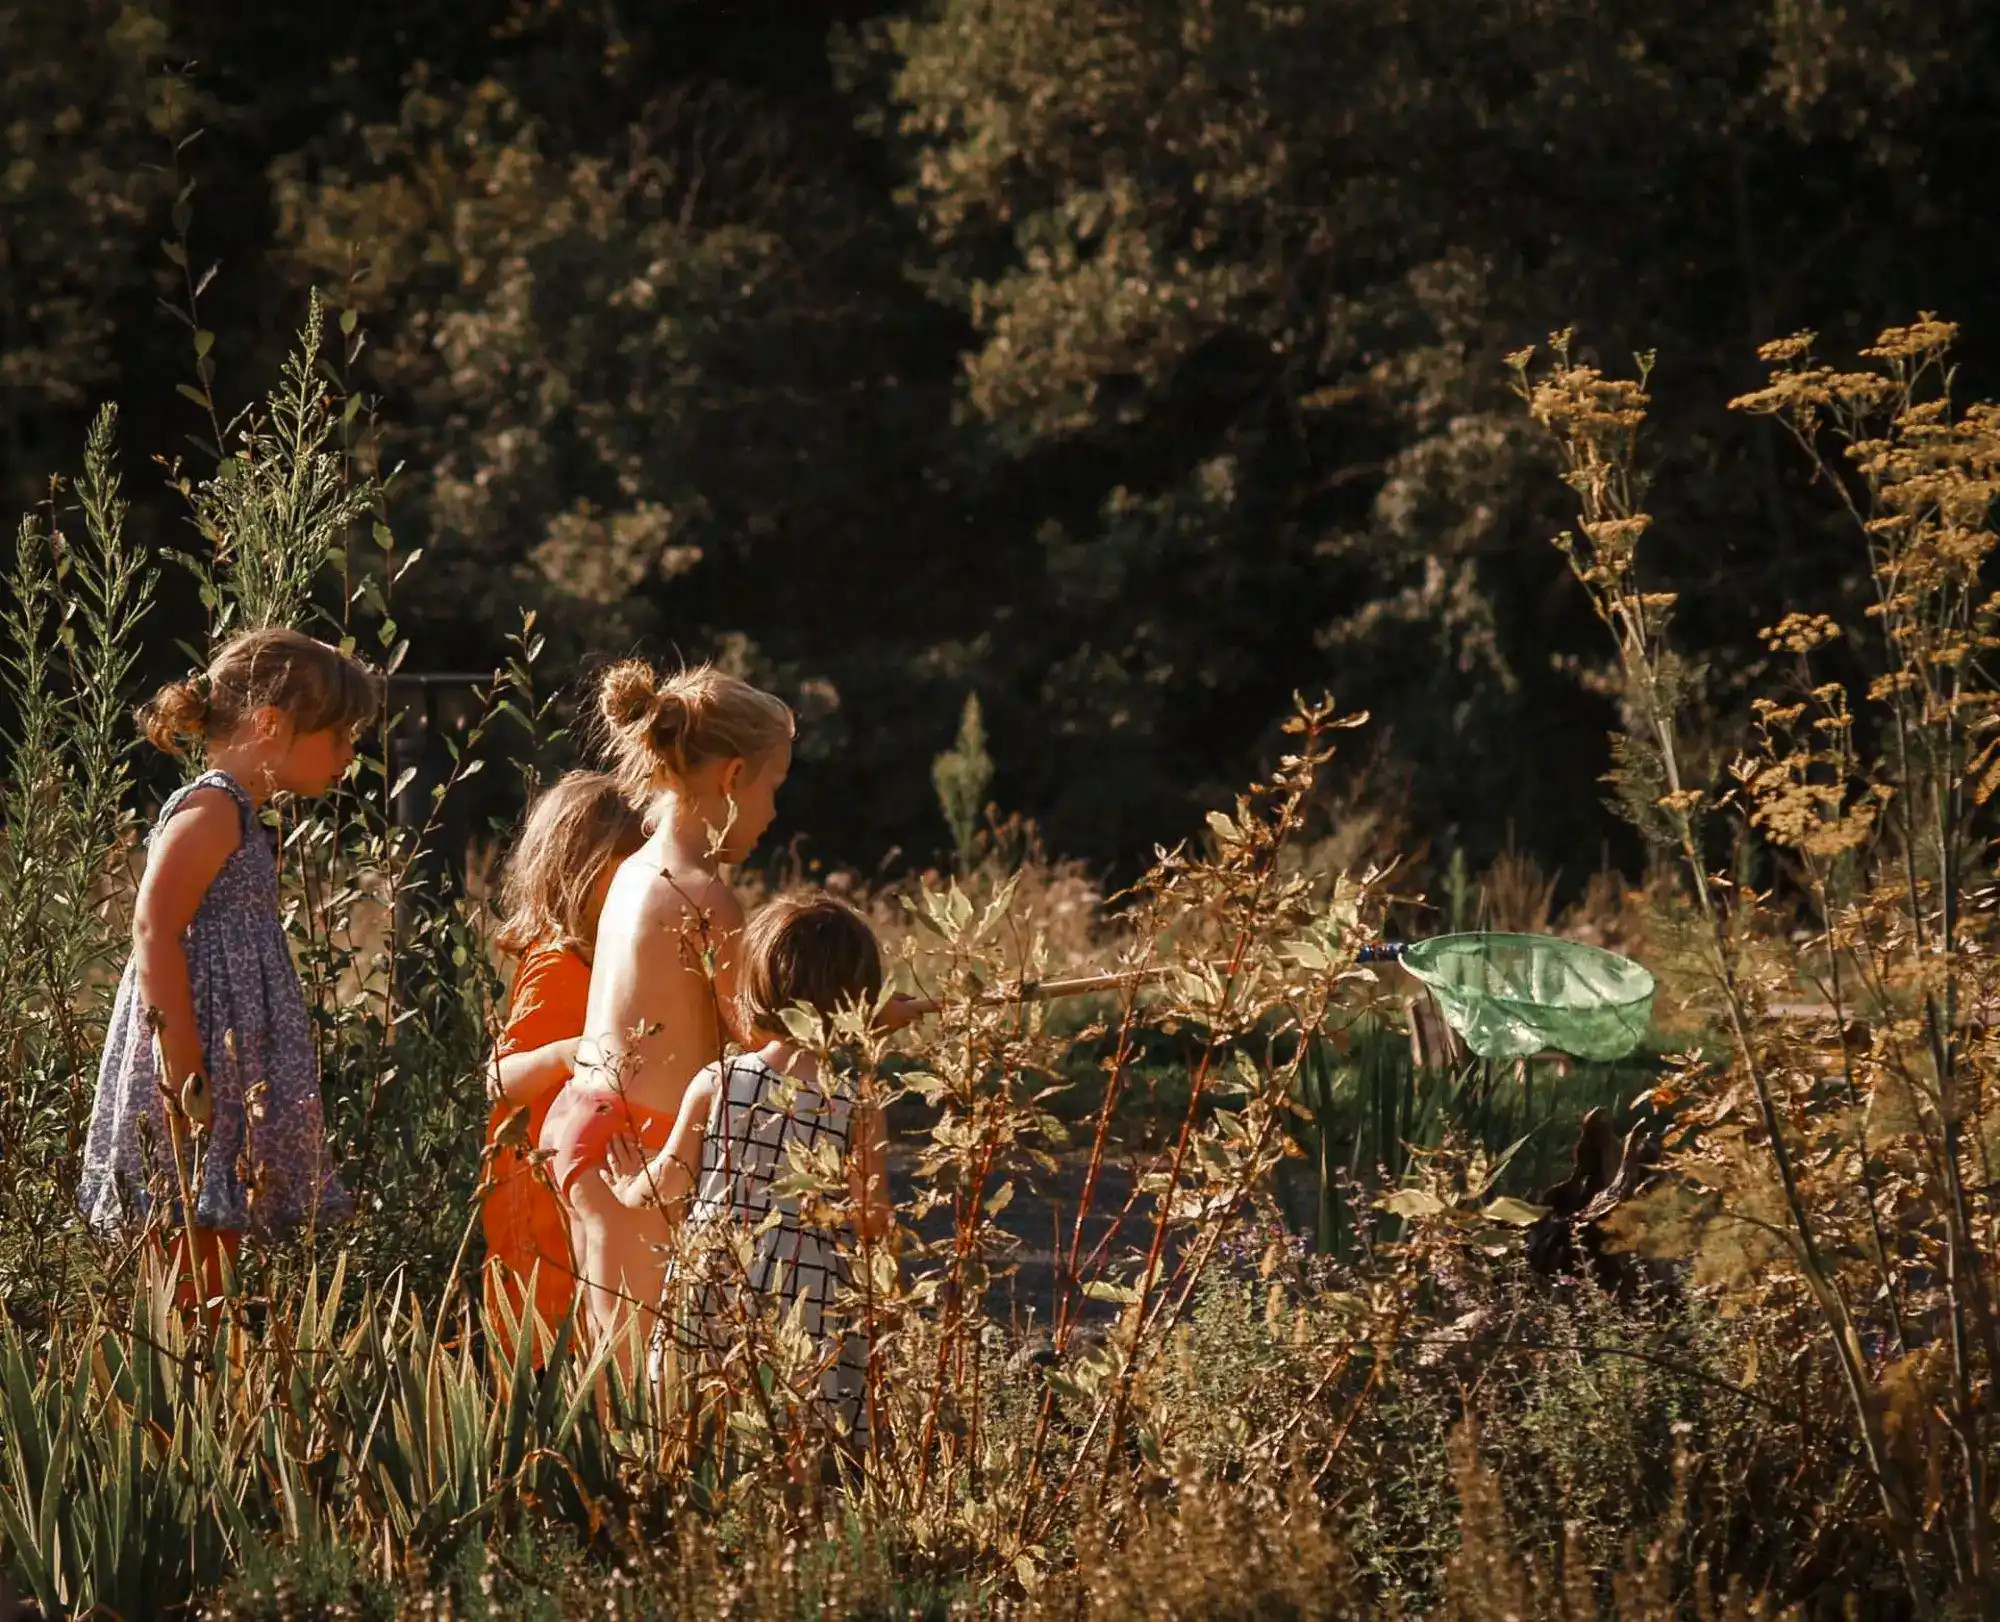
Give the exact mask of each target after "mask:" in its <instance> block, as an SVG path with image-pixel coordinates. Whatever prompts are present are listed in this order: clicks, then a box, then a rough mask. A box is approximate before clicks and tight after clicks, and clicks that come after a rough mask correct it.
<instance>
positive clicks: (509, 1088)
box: [486, 1036, 582, 1106]
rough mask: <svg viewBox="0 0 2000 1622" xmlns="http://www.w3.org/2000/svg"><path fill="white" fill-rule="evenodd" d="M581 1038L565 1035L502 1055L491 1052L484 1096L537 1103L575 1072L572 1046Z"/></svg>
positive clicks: (502, 1101) (505, 1100)
mask: <svg viewBox="0 0 2000 1622" xmlns="http://www.w3.org/2000/svg"><path fill="white" fill-rule="evenodd" d="M581 1040H582V1038H581V1037H576V1036H565V1037H561V1038H559V1039H558V1040H556V1041H554V1042H548V1043H545V1044H544V1045H543V1046H541V1047H538V1048H524V1049H523V1050H521V1051H520V1052H518V1053H509V1054H507V1055H506V1056H505V1057H504V1058H503V1057H501V1056H500V1055H499V1054H495V1055H494V1056H493V1058H492V1059H491V1060H489V1061H488V1062H487V1066H486V1096H487V1097H488V1098H490V1099H492V1100H493V1102H494V1103H496V1104H519V1105H522V1106H527V1105H531V1104H534V1103H536V1102H538V1101H539V1100H540V1099H541V1098H542V1097H543V1095H544V1094H547V1093H552V1092H554V1091H555V1090H556V1089H557V1088H558V1087H560V1086H561V1085H562V1084H563V1083H564V1082H566V1081H568V1080H569V1078H570V1076H571V1075H572V1074H574V1073H575V1070H576V1048H577V1043H578V1042H580V1041H581Z"/></svg>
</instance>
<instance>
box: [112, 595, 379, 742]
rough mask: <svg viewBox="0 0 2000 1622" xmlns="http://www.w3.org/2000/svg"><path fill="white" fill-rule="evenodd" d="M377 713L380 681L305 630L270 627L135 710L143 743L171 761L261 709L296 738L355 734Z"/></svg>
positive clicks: (225, 734) (233, 644) (227, 733)
mask: <svg viewBox="0 0 2000 1622" xmlns="http://www.w3.org/2000/svg"><path fill="white" fill-rule="evenodd" d="M381 707H382V681H381V678H380V677H379V676H377V675H376V674H375V673H374V672H373V671H372V670H370V669H369V668H368V667H367V666H366V665H364V664H362V663H361V662H360V661H359V660H358V659H353V658H350V657H349V656H348V655H346V654H344V653H342V652H341V651H340V650H339V649H338V648H331V647H328V646H327V645H326V644H325V643H324V642H317V641H315V640H314V639H313V638H311V637H309V636H307V635H306V634H305V633H304V632H303V631H292V630H286V629H284V628H283V627H278V626H273V627H267V628H265V629H264V630H261V631H242V632H239V633H238V634H237V635H235V636H233V637H231V638H230V639H229V640H228V641H227V642H225V643H223V645H222V647H221V649H220V650H219V651H218V652H217V653H216V655H215V658H214V660H213V661H212V662H211V663H210V664H209V667H208V669H207V670H205V671H201V672H198V673H197V674H195V675H192V676H189V677H187V678H186V679H185V680H182V681H173V682H168V683H167V685H166V686H164V687H162V688H161V689H160V690H159V691H158V692H157V693H155V694H154V695H153V697H152V699H151V700H150V701H149V702H148V703H147V704H146V705H145V707H144V708H143V709H141V710H140V711H139V725H140V726H141V727H142V728H143V729H144V731H145V734H146V738H147V741H148V742H150V743H151V744H153V746H154V747H155V748H158V749H163V750H165V751H166V752H167V753H168V754H170V755H179V754H183V753H185V752H186V746H187V745H188V744H189V743H198V742H209V741H220V740H225V739H228V738H230V737H232V736H234V735H235V733H236V731H237V729H238V728H239V727H241V726H242V725H243V724H244V722H246V721H247V720H249V718H250V716H251V715H252V714H253V713H254V712H255V711H257V710H260V709H275V710H280V711H282V712H283V713H284V714H285V715H286V716H287V717H289V718H290V720H291V723H292V725H293V727H295V728H296V729H297V730H298V731H300V732H323V731H326V730H329V729H345V730H347V731H350V732H351V731H353V730H354V729H356V728H358V727H359V726H360V725H361V724H362V723H363V722H364V721H366V720H368V719H369V718H370V717H371V716H373V715H374V714H375V713H376V712H377V711H378V710H380V709H381Z"/></svg>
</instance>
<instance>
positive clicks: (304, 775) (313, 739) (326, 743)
mask: <svg viewBox="0 0 2000 1622" xmlns="http://www.w3.org/2000/svg"><path fill="white" fill-rule="evenodd" d="M287 730H288V731H289V728H288V729H287ZM280 736H281V738H282V737H283V736H284V734H281V735H280ZM353 764H354V734H353V732H352V731H351V730H349V729H348V728H346V727H321V728H320V729H319V730H318V731H317V732H289V741H288V742H284V743H282V745H281V747H280V750H279V753H278V758H277V760H276V762H275V763H274V764H273V766H272V768H271V778H272V782H273V785H274V786H275V787H277V788H280V789H283V790H285V791H286V792H287V793H290V794H297V795H301V796H303V797H305V798H307V799H311V798H313V797H315V796H318V795H321V794H324V793H326V792H327V791H328V790H329V789H331V788H332V787H333V785H334V784H336V783H338V782H339V781H340V780H341V778H343V777H345V776H346V775H347V768H348V767H349V766H351V765H353Z"/></svg>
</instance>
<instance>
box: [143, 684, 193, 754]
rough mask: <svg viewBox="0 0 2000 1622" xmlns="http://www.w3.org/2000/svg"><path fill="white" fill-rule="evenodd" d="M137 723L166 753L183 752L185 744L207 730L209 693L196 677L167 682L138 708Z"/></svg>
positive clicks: (147, 738) (151, 740)
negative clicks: (205, 691)
mask: <svg viewBox="0 0 2000 1622" xmlns="http://www.w3.org/2000/svg"><path fill="white" fill-rule="evenodd" d="M139 726H140V728H141V729H142V730H143V731H144V732H145V734H146V741H147V742H148V743H150V744H151V745H152V746H153V747H154V748H155V749H158V750H161V751H163V752H164V753H166V754H169V755H178V754H181V753H183V751H184V746H185V745H186V744H188V743H191V742H193V741H194V740H196V739H198V738H202V737H204V736H206V735H207V732H208V695H207V694H206V693H204V692H203V691H202V683H201V681H200V679H199V678H197V677H193V676H190V677H189V678H188V679H187V680H186V681H170V682H168V683H167V685H166V686H164V687H162V688H161V689H160V690H159V691H158V692H157V693H155V694H154V695H153V696H152V698H151V699H150V700H148V701H147V703H146V704H145V706H144V707H143V708H142V709H141V710H140V711H139Z"/></svg>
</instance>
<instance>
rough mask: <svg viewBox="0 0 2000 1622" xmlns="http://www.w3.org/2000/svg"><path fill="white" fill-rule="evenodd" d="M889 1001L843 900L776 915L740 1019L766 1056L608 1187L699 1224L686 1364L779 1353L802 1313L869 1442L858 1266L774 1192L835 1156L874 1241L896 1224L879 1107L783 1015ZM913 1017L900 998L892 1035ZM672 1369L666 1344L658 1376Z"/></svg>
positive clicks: (761, 920) (620, 1163)
mask: <svg viewBox="0 0 2000 1622" xmlns="http://www.w3.org/2000/svg"><path fill="white" fill-rule="evenodd" d="M881 989H882V958H881V954H880V951H879V950H878V949H877V947H876V944H875V937H874V935H873V934H872V933H871V932H870V930H869V928H868V925H867V923H866V922H865V921H864V920H863V919H862V918H861V916H860V915H859V914H858V913H856V912H855V911H854V910H853V909H852V908H851V907H847V906H844V905H843V904H842V903H840V902H838V901H836V900H834V899H833V898H832V897H830V896H811V897H789V896H788V897H784V898H781V899H780V900H777V901H774V902H772V903H771V904H770V905H769V906H767V907H765V908H764V910H763V911H762V912H760V913H758V914H757V916H756V917H755V918H753V919H752V920H751V922H750V925H749V927H748V929H746V930H745V932H744V937H743V969H742V989H741V1006H742V1015H743V1020H744V1023H745V1024H746V1026H748V1027H749V1028H750V1030H751V1032H752V1033H753V1035H752V1039H753V1040H755V1039H756V1038H757V1037H761V1038H763V1046H761V1047H759V1048H758V1049H757V1050H756V1051H755V1052H752V1053H744V1054H741V1055H738V1056H737V1057H735V1058H731V1059H726V1060H723V1061H722V1062H720V1063H718V1064H711V1065H709V1066H708V1067H707V1068H706V1069H704V1070H703V1071H701V1072H700V1073H699V1074H698V1075H697V1076H696V1077H695V1078H694V1080H693V1081H692V1082H691V1083H690V1084H689V1086H688V1090H687V1094H686V1096H685V1098H684V1099H683V1100H682V1103H681V1109H680V1115H679V1118H678V1119H677V1120H676V1121H675V1123H674V1128H673V1133H672V1135H671V1136H670V1137H669V1139H668V1141H667V1146H666V1148H665V1149H664V1150H663V1151H661V1153H660V1154H659V1155H658V1156H656V1157H654V1158H653V1159H652V1160H651V1161H648V1160H646V1158H645V1156H644V1155H643V1153H642V1152H641V1151H640V1150H639V1149H638V1146H637V1145H636V1144H634V1143H632V1142H631V1141H630V1140H629V1139H627V1140H621V1141H620V1142H619V1143H618V1144H616V1145H614V1146H613V1156H612V1158H613V1164H614V1167H615V1168H616V1170H615V1172H614V1173H613V1175H612V1176H610V1177H609V1178H607V1181H609V1182H610V1183H611V1185H612V1191H613V1192H614V1194H615V1195H616V1196H617V1198H618V1199H619V1201H620V1202H621V1203H623V1204H627V1205H630V1206H632V1207H634V1208H638V1207H641V1206H646V1205H658V1206H661V1207H662V1208H664V1209H665V1211H666V1212H667V1214H668V1216H669V1218H670V1219H671V1218H673V1217H676V1216H679V1215H680V1214H681V1213H682V1212H685V1221H686V1230H685V1234H684V1241H683V1243H682V1245H681V1247H680V1255H681V1257H682V1258H683V1259H682V1260H681V1261H679V1262H677V1263H676V1264H675V1265H674V1266H673V1268H672V1269H670V1271H669V1274H668V1278H667V1300H666V1302H665V1303H664V1305H663V1308H662V1313H661V1320H662V1321H661V1334H662V1335H663V1336H671V1337H672V1339H673V1341H674V1342H675V1343H676V1345H677V1346H678V1348H679V1350H680V1352H681V1354H682V1357H683V1359H684V1360H687V1361H688V1362H690V1363H691V1364H692V1365H693V1366H694V1367H695V1368H696V1369H697V1370H699V1369H700V1368H702V1367H703V1366H704V1365H706V1366H708V1367H714V1366H715V1365H717V1364H719V1363H721V1362H723V1361H726V1360H727V1359H728V1358H730V1357H731V1356H733V1355H736V1353H737V1352H738V1351H739V1350H740V1349H742V1348H745V1347H746V1346H747V1347H749V1348H751V1349H753V1352H754V1349H755V1348H756V1347H758V1346H760V1345H761V1346H766V1347H768V1346H769V1345H770V1344H771V1343H772V1339H773V1337H774V1335H775V1333H776V1331H777V1329H778V1326H779V1325H780V1324H782V1323H783V1322H784V1320H786V1319H787V1318H789V1317H791V1316H793V1315H794V1314H795V1313H796V1314H797V1316H798V1319H799V1322H800V1327H801V1328H802V1329H803V1330H804V1332H805V1335H806V1337H807V1340H808V1343H809V1344H810V1345H811V1346H812V1347H814V1348H815V1356H816V1359H817V1363H816V1367H817V1373H818V1379H817V1392H816V1393H814V1395H816V1396H817V1398H818V1400H819V1401H820V1402H822V1403H824V1404H825V1405H826V1408H827V1409H828V1410H830V1411H831V1413H832V1414H834V1415H835V1416H837V1417H838V1420H839V1423H840V1427H841V1429H842V1431H843V1432H845V1433H846V1434H847V1435H849V1436H850V1437H851V1438H853V1439H854V1441H855V1443H856V1444H858V1443H859V1442H860V1440H861V1438H863V1437H864V1436H865V1435H866V1428H867V1413H866V1403H865V1392H866V1375H867V1359H868V1346H867V1341H866V1339H865V1337H864V1334H863V1329H864V1326H863V1325H862V1324H861V1323H859V1322H858V1321H857V1320H856V1315H855V1313H854V1312H853V1310H852V1308H851V1305H850V1304H849V1303H848V1302H844V1301H843V1300H842V1299H841V1297H842V1296H843V1294H846V1293H848V1292H849V1291H850V1288H851V1280H850V1277H849V1271H848V1264H847V1259H846V1257H845V1256H843V1254H842V1248H843V1247H842V1245H841V1243H840V1241H839V1236H838V1235H837V1234H836V1233H835V1232H833V1231H831V1230H830V1229H829V1227H828V1226H827V1225H826V1224H825V1223H824V1222H818V1221H813V1220H810V1219H808V1217H807V1215H806V1213H805V1212H804V1211H803V1210H802V1209H801V1202H800V1200H799V1198H798V1196H797V1195H795V1194H791V1193H780V1192H779V1191H778V1190H777V1188H776V1187H775V1186H774V1185H775V1184H777V1183H778V1182H779V1181H780V1180H781V1179H782V1178H784V1177H786V1176H787V1175H788V1174H789V1173H790V1172H791V1170H792V1151H793V1150H794V1149H798V1150H802V1151H804V1152H805V1154H806V1155H808V1156H816V1155H823V1154H824V1152H825V1151H826V1150H827V1149H829V1148H830V1149H831V1150H832V1151H833V1154H834V1157H835V1159H836V1161H837V1163H838V1164H839V1166H840V1167H841V1169H842V1170H843V1172H844V1174H845V1179H846V1183H847V1190H846V1192H847V1195H848V1202H849V1206H850V1209H851V1210H852V1211H853V1212H854V1213H855V1216H856V1218H857V1219H858V1226H859V1228H860V1230H861V1232H862V1233H863V1234H865V1235H867V1236H868V1237H871V1238H879V1237H880V1236H882V1235H883V1234H885V1233H886V1232H887V1231H888V1229H889V1226H890V1221H891V1212H890V1208H889V1198H888V1191H887V1188H886V1186H885V1181H884V1174H883V1167H884V1155H885V1153H886V1148H887V1134H886V1128H885V1126H884V1123H883V1119H882V1114H881V1111H880V1110H879V1109H877V1108H874V1107H871V1106H863V1105H862V1104H860V1103H859V1102H858V1101H857V1100H856V1099H855V1097H854V1095H853V1092H852V1090H851V1088H850V1087H849V1086H847V1085H846V1084H844V1083H843V1081H842V1078H841V1077H839V1076H838V1075H836V1074H832V1073H829V1072H828V1071H827V1070H826V1069H825V1068H824V1067H823V1066H822V1065H821V1063H820V1061H819V1060H818V1058H817V1057H816V1056H815V1055H814V1054H813V1053H812V1052H811V1050H810V1049H808V1048H805V1047H801V1046H800V1045H799V1044H798V1043H796V1042H795V1041H793V1039H792V1038H791V1036H790V1035H789V1034H788V1033H787V1032H786V1029H785V1025H784V1021H783V1015H784V1012H785V1010H786V1009H788V1008H791V1007H794V1006H796V1005H800V1004H803V1005H804V1006H806V1007H808V1008H811V1009H814V1010H817V1011H818V1012H819V1013H821V1014H823V1015H829V1016H830V1015H831V1014H832V1013H833V1012H834V1011H835V1009H836V1008H838V1007H839V1006H841V1005H843V1004H854V1003H860V1004H862V1005H864V1006H866V1007H869V1008H873V1006H874V1004H875V1002H876V1000H877V998H878V996H879V994H880V992H881ZM915 1012H916V1009H915V1007H914V1005H912V1004H911V1003H910V1002H909V1001H908V999H898V1000H897V1002H896V1003H895V1004H893V1005H892V1006H891V1007H890V1008H889V1009H887V1010H885V1011H884V1017H883V1020H882V1023H883V1024H884V1025H887V1026H893V1025H898V1024H902V1023H905V1022H907V1020H908V1019H910V1018H911V1017H913V1016H914V1013H915ZM746 1256H747V1265H745V1258H746ZM663 1356H664V1347H663V1346H659V1345H656V1349H655V1357H654V1364H655V1369H656V1372H657V1370H658V1369H659V1368H660V1366H661V1365H662V1363H663Z"/></svg>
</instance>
